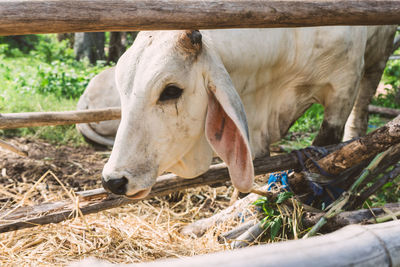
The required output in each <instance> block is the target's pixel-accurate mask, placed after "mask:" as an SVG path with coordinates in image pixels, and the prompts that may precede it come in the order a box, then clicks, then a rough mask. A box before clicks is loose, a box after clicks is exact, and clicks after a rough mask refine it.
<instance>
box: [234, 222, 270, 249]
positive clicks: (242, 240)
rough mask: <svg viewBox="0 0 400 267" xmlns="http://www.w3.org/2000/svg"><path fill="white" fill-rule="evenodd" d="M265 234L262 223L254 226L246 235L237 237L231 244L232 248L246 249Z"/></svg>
mask: <svg viewBox="0 0 400 267" xmlns="http://www.w3.org/2000/svg"><path fill="white" fill-rule="evenodd" d="M264 232H265V229H264V227H263V226H262V223H261V222H258V223H256V224H254V225H253V226H252V227H250V228H249V229H247V230H246V231H245V232H244V233H242V234H241V235H240V236H238V237H237V239H236V240H234V241H233V242H232V243H231V248H232V249H235V248H244V247H247V246H249V245H251V244H252V243H253V242H254V241H255V240H256V239H257V238H258V237H259V236H261V235H262V234H263V233H264Z"/></svg>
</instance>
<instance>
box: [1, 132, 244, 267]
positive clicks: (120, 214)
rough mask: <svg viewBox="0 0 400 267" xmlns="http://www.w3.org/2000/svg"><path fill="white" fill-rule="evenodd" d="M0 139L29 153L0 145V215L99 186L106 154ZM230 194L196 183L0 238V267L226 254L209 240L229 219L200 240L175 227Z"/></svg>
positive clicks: (220, 204)
mask: <svg viewBox="0 0 400 267" xmlns="http://www.w3.org/2000/svg"><path fill="white" fill-rule="evenodd" d="M3 140H4V141H6V142H8V143H11V144H13V145H14V146H16V147H18V148H19V149H21V150H24V151H26V152H28V154H29V156H28V157H27V158H24V157H21V156H19V155H16V154H14V153H12V152H9V151H7V150H3V149H1V148H0V212H1V211H4V210H9V209H10V208H12V207H15V206H16V205H21V203H22V204H23V205H29V206H32V205H37V204H40V203H44V202H52V201H57V200H61V199H66V198H68V192H67V191H82V190H87V189H93V188H98V187H101V170H102V168H103V166H104V164H105V163H106V161H107V158H108V157H109V151H100V150H96V149H94V148H93V147H91V146H84V147H72V146H65V145H53V144H49V143H47V142H45V141H42V140H37V139H24V138H12V139H6V138H3ZM45 174H46V175H45ZM232 190H233V189H232V188H231V187H226V186H222V187H218V188H211V187H208V186H204V187H201V188H195V189H189V190H185V191H183V192H180V193H179V194H178V193H177V194H174V195H173V196H166V197H160V198H158V197H156V198H154V199H150V200H145V201H142V202H139V203H136V204H130V205H126V206H123V207H120V208H115V209H111V210H107V211H103V212H99V213H96V214H91V215H87V216H84V217H80V216H78V217H76V218H75V219H71V220H67V221H64V222H61V223H58V224H50V225H44V226H36V227H33V228H29V229H22V230H18V231H14V232H8V233H0V266H26V265H30V266H32V265H34V266H49V265H51V266H64V265H67V264H69V263H70V262H72V261H76V260H81V259H84V258H87V257H96V258H100V259H104V260H107V261H110V262H112V263H132V262H144V261H152V260H156V259H163V258H170V257H178V258H180V257H186V256H193V255H198V254H204V253H211V252H216V251H221V250H226V249H229V245H227V244H220V243H219V242H218V241H217V237H218V235H219V234H220V233H222V232H225V231H228V230H230V229H232V228H233V227H234V226H236V225H237V222H226V223H224V224H222V225H219V226H218V227H215V228H214V229H212V230H210V231H208V232H207V233H206V234H205V235H204V236H203V237H201V238H194V237H190V236H183V235H182V234H181V233H180V230H181V229H182V227H183V226H185V225H187V224H188V223H191V222H194V221H196V220H198V219H200V218H206V217H210V216H212V215H213V214H215V213H217V212H219V211H220V210H222V209H224V208H226V207H227V206H228V204H229V199H230V196H231V194H232ZM0 221H1V218H0Z"/></svg>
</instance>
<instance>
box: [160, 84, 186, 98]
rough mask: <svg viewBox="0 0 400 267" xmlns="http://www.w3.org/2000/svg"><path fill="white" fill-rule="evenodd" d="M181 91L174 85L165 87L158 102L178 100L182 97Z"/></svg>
mask: <svg viewBox="0 0 400 267" xmlns="http://www.w3.org/2000/svg"><path fill="white" fill-rule="evenodd" d="M182 92H183V90H182V89H181V88H179V87H177V86H176V85H167V86H166V87H165V88H164V91H162V93H161V95H160V98H159V99H158V101H166V100H170V99H176V98H179V97H180V96H181V95H182Z"/></svg>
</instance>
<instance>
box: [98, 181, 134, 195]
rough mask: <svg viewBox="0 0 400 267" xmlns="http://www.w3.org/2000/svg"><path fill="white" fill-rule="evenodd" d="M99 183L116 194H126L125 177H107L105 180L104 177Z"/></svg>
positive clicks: (126, 182)
mask: <svg viewBox="0 0 400 267" xmlns="http://www.w3.org/2000/svg"><path fill="white" fill-rule="evenodd" d="M101 183H102V185H103V187H104V189H106V190H107V191H109V192H111V193H114V194H116V195H125V194H126V190H127V189H126V185H127V184H128V179H127V178H125V177H122V178H118V179H109V180H108V181H106V180H105V179H104V177H102V179H101Z"/></svg>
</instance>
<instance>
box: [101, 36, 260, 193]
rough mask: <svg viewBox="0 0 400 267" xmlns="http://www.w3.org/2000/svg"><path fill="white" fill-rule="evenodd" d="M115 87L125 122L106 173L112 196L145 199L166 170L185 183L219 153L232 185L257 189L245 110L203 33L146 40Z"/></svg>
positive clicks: (124, 64) (122, 67)
mask: <svg viewBox="0 0 400 267" xmlns="http://www.w3.org/2000/svg"><path fill="white" fill-rule="evenodd" d="M204 39H206V38H204ZM116 83H117V88H118V90H119V94H120V97H121V108H122V117H121V124H120V126H119V128H118V132H117V136H116V139H115V144H114V148H113V150H112V153H111V157H110V159H109V161H108V163H107V164H106V165H105V167H104V170H103V185H104V187H105V188H106V189H108V190H110V191H111V192H113V193H116V194H120V195H126V196H128V197H131V198H143V197H145V196H146V195H147V194H148V193H149V191H150V189H151V187H152V186H153V184H154V183H155V181H156V177H157V176H159V175H160V174H162V173H163V172H165V171H171V172H173V173H175V174H177V175H179V176H181V177H186V178H191V177H196V176H198V175H200V174H202V173H204V172H205V171H207V170H208V168H209V166H210V163H211V160H212V157H213V151H214V152H215V153H216V154H217V155H218V156H219V157H220V158H222V159H223V160H224V161H225V162H226V164H227V165H228V168H229V173H230V176H231V179H232V182H233V185H234V186H235V187H236V188H238V189H239V190H240V191H242V192H248V191H249V190H250V189H251V186H252V182H253V176H254V174H253V164H252V157H251V152H250V147H249V133H248V129H247V121H246V116H245V113H244V109H243V105H242V103H241V100H240V98H239V96H238V94H237V92H236V90H235V88H234V86H233V84H232V81H231V79H230V76H229V74H228V73H227V71H226V69H225V68H224V66H223V64H222V62H221V60H220V58H219V57H218V55H217V54H215V53H214V52H213V49H212V48H211V44H210V43H209V41H207V40H202V35H201V34H200V32H199V31H161V32H142V33H140V34H139V35H138V37H137V39H136V40H135V43H134V45H133V46H132V47H131V48H130V49H129V50H128V51H127V52H126V53H125V54H124V55H123V56H122V57H121V59H120V60H119V61H118V64H117V68H116Z"/></svg>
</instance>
